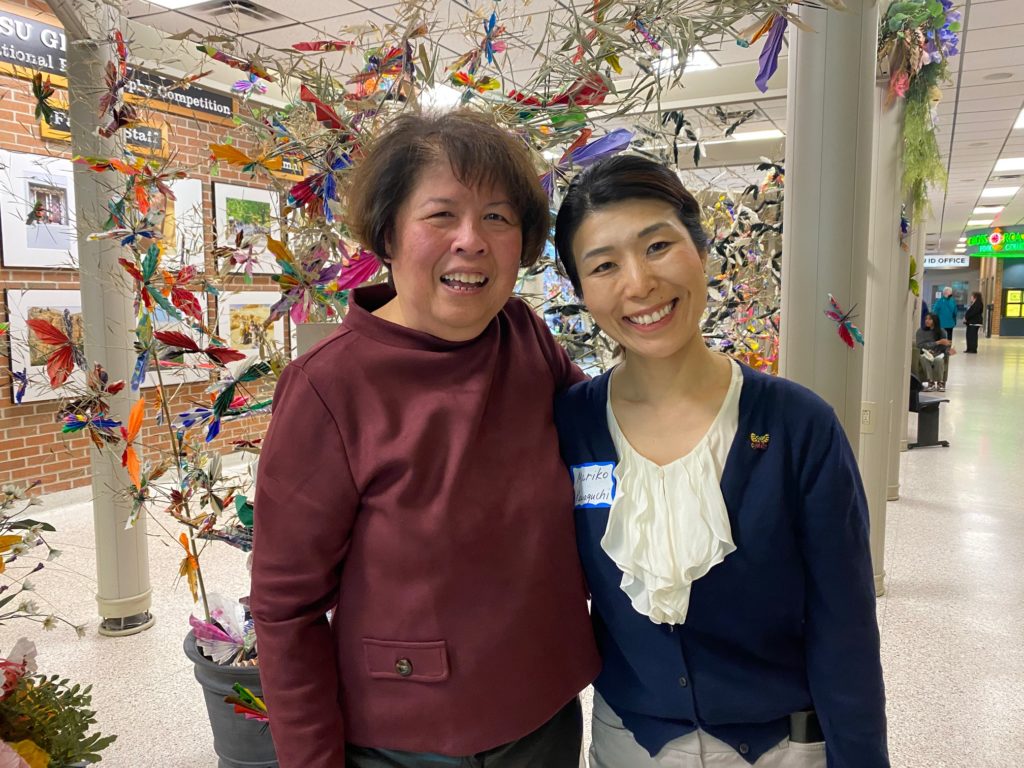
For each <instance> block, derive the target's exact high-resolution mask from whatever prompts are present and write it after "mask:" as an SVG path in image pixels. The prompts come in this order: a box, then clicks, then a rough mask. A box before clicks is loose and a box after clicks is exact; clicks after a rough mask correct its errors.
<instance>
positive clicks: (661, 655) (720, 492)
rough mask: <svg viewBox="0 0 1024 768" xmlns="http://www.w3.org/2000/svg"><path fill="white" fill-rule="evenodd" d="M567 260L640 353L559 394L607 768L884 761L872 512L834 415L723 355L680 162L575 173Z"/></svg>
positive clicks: (564, 227)
mask: <svg viewBox="0 0 1024 768" xmlns="http://www.w3.org/2000/svg"><path fill="white" fill-rule="evenodd" d="M555 244H556V249H557V253H558V258H559V260H560V262H561V264H562V266H563V267H564V269H565V271H566V273H567V274H568V275H569V278H570V279H571V280H572V283H573V285H574V286H575V288H576V291H577V293H578V294H579V296H580V298H581V299H582V301H583V302H584V303H585V304H586V306H587V308H588V309H589V310H590V313H591V314H592V316H593V318H594V320H595V321H596V322H597V323H598V325H599V326H600V327H601V328H602V329H603V330H604V331H605V333H607V334H608V335H609V336H610V337H611V338H612V339H614V340H615V341H617V342H618V343H619V344H620V345H621V347H622V350H623V358H622V362H620V363H619V364H618V365H616V366H615V367H614V368H613V369H612V370H610V371H608V372H607V373H605V374H603V375H601V376H599V377H597V378H595V379H593V380H592V381H587V382H581V383H579V384H576V385H574V386H573V387H571V388H570V389H569V391H568V392H566V393H565V394H563V395H562V396H560V397H559V398H558V400H557V401H556V406H555V419H556V424H557V426H558V431H559V437H560V439H561V445H562V457H563V460H564V461H565V462H566V464H567V465H568V467H569V468H570V472H571V474H572V477H573V483H574V488H575V495H576V537H577V545H578V548H579V551H580V556H581V558H582V560H583V567H584V572H585V573H586V577H587V583H588V585H589V588H590V593H591V598H592V602H591V612H592V615H593V621H594V628H595V632H596V635H597V640H598V647H599V648H600V649H601V655H602V661H603V664H602V669H601V674H600V675H599V676H598V678H597V680H596V681H595V683H594V685H595V688H596V691H597V694H596V697H595V704H594V720H593V744H592V747H591V752H590V766H591V768H657V767H662V766H663V767H665V768H668V766H673V768H681V767H683V766H685V767H686V768H698V767H701V766H714V768H744V767H745V766H750V765H753V766H757V768H825V766H826V765H827V766H828V768H888V766H889V758H888V750H887V746H886V723H885V696H884V691H883V684H882V670H881V663H880V654H879V638H878V627H877V623H876V620H875V585H874V578H873V575H872V568H871V555H870V549H869V543H868V510H867V504H866V501H865V497H864V492H863V488H862V487H861V481H860V474H859V472H858V469H857V465H856V461H855V459H854V456H853V454H852V452H851V450H850V446H849V443H848V442H847V440H846V436H845V435H844V433H843V430H842V427H841V426H840V424H839V422H838V420H837V418H836V416H835V413H834V412H833V411H832V409H831V408H830V407H829V406H828V405H827V404H826V403H825V402H824V401H822V400H821V399H820V398H819V397H818V396H816V395H815V394H814V393H812V392H810V391H809V390H807V389H804V388H803V387H801V386H798V385H797V384H794V383H792V382H789V381H786V380H785V379H782V378H776V377H771V376H768V375H765V374H762V373H759V372H756V371H754V370H751V369H750V368H747V367H746V366H743V365H741V364H740V363H738V362H737V361H735V360H733V359H731V358H729V357H727V356H725V355H723V354H719V353H716V352H713V351H711V350H710V349H708V347H707V345H706V344H705V342H704V338H703V336H702V334H701V326H700V322H701V316H702V315H703V313H704V310H705V308H706V305H707V279H706V276H705V263H706V260H707V251H708V238H707V235H706V234H705V233H704V231H703V229H702V227H701V215H700V205H699V204H698V202H697V201H696V200H695V199H694V197H693V196H692V195H691V194H690V193H689V192H688V191H687V190H686V189H685V188H684V187H683V185H682V183H681V182H680V180H679V178H678V176H677V175H676V174H675V173H674V172H673V171H671V170H670V169H668V168H666V167H664V166H662V165H659V164H658V163H655V162H652V161H650V160H647V159H644V158H641V157H636V156H630V155H619V156H616V157H613V158H610V159H606V160H602V161H600V162H598V163H596V164H595V165H593V166H591V167H590V168H588V169H586V170H584V171H583V172H581V173H580V174H579V176H577V177H576V179H575V180H574V181H573V182H572V184H571V185H570V187H569V189H568V191H567V193H566V196H565V199H564V202H563V203H562V207H561V209H560V210H559V212H558V217H557V220H556V224H555Z"/></svg>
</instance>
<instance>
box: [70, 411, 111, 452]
mask: <svg viewBox="0 0 1024 768" xmlns="http://www.w3.org/2000/svg"><path fill="white" fill-rule="evenodd" d="M120 426H121V422H120V421H117V420H116V419H111V418H110V417H108V416H107V414H106V413H103V412H100V413H97V414H95V415H93V414H92V413H69V414H67V415H66V416H64V419H63V421H62V426H61V430H60V431H61V432H62V433H64V434H74V433H76V432H81V431H82V430H86V433H87V434H88V435H89V439H90V440H92V442H93V443H94V444H95V446H96V447H97V448H98V449H100V450H102V449H103V444H104V443H116V442H117V441H118V440H120V438H119V437H118V436H117V433H116V432H114V430H115V429H117V428H118V427H120Z"/></svg>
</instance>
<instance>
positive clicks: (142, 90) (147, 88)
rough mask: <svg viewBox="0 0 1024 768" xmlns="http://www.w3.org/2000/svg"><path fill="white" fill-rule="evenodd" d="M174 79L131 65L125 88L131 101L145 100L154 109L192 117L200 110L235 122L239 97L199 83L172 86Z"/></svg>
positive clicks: (142, 101) (222, 119)
mask: <svg viewBox="0 0 1024 768" xmlns="http://www.w3.org/2000/svg"><path fill="white" fill-rule="evenodd" d="M173 84H174V81H173V80H171V79H170V78H167V77H164V76H162V75H158V74H156V73H154V72H147V71H146V70H142V69H130V70H129V72H128V84H127V85H125V92H126V93H127V94H128V96H129V98H128V100H129V101H133V102H135V103H144V104H145V105H146V106H148V107H150V108H152V109H160V110H163V111H165V112H173V113H175V114H179V115H185V116H186V117H191V116H192V114H193V113H194V112H200V113H202V114H204V115H208V116H210V117H212V118H217V119H218V120H217V121H218V122H223V123H226V124H228V125H232V124H233V123H232V122H231V117H232V115H233V114H234V105H235V101H234V99H233V98H232V97H231V96H227V95H225V94H222V93H215V92H214V91H208V90H207V89H205V88H200V87H199V86H197V85H191V86H189V87H188V88H172V87H171V86H172V85H173Z"/></svg>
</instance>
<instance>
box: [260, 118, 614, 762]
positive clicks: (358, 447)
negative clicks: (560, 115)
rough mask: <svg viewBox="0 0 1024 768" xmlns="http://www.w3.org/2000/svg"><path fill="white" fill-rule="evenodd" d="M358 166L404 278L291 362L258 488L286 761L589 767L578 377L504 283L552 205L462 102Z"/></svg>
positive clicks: (272, 670)
mask: <svg viewBox="0 0 1024 768" xmlns="http://www.w3.org/2000/svg"><path fill="white" fill-rule="evenodd" d="M354 173H356V174H357V178H356V181H355V183H354V184H353V186H352V188H351V189H350V190H349V201H348V202H349V210H350V214H351V217H350V222H349V224H350V226H351V228H352V230H353V231H354V232H356V233H357V234H358V236H359V237H360V239H361V241H362V243H363V245H364V246H365V247H368V248H372V249H373V250H374V251H375V252H376V253H377V254H378V256H379V257H380V259H381V261H382V262H384V263H385V264H386V265H387V266H388V268H389V270H390V273H391V282H392V284H393V287H392V286H387V285H376V286H371V287H367V288H360V289H356V290H355V291H353V292H352V295H351V298H350V308H349V313H348V315H347V316H346V318H345V322H344V324H343V325H342V326H341V329H340V330H339V331H338V332H337V333H336V334H334V335H333V336H331V337H330V338H328V339H326V340H325V341H323V342H321V343H320V344H319V345H317V346H316V347H314V348H313V349H312V350H311V351H310V352H308V353H307V354H305V355H303V356H302V357H300V358H298V359H297V360H295V361H294V362H293V363H292V364H291V365H289V366H288V367H287V369H286V370H285V372H284V374H283V375H282V377H281V380H280V382H279V384H278V388H277V392H276V393H275V397H274V415H273V419H272V422H271V426H270V431H269V433H268V435H267V439H266V441H265V445H264V449H263V453H262V457H261V461H260V469H259V482H258V489H257V493H256V504H255V509H256V511H255V517H256V519H255V548H254V558H253V579H252V581H253V592H252V612H253V616H254V617H255V619H256V628H257V636H258V638H259V644H260V669H261V678H262V683H263V689H264V692H265V695H266V699H267V704H268V706H269V709H270V712H271V731H272V733H273V736H274V743H275V745H276V747H277V751H278V758H279V760H280V765H281V768H317V767H322V768H328V767H330V768H338V766H349V768H352V766H357V767H359V768H383V767H384V766H408V767H409V768H427V766H432V767H436V766H438V765H450V766H469V765H479V764H481V762H486V765H487V766H489V767H493V768H527V766H529V768H565V767H566V766H576V765H577V764H578V760H579V752H580V740H581V729H582V722H581V715H580V709H579V704H578V701H577V698H576V696H577V694H578V692H579V691H580V690H581V689H582V688H584V687H585V686H586V685H587V684H588V683H589V682H590V681H591V680H592V679H593V678H594V676H595V675H596V673H597V670H598V666H599V660H598V657H597V652H596V648H595V645H594V640H593V634H592V631H591V628H590V621H589V617H588V615H587V606H586V594H585V590H584V586H583V576H582V572H581V570H580V566H579V560H578V557H577V555H576V550H575V539H574V534H573V523H572V486H571V483H570V482H569V478H568V477H567V475H566V473H565V468H564V467H563V466H562V464H561V462H560V460H559V454H558V442H557V436H556V434H555V430H554V425H553V412H552V403H553V399H554V396H555V395H556V394H557V393H558V392H561V391H563V390H565V389H566V388H567V387H568V386H569V385H570V384H572V383H573V382H576V381H580V380H582V379H583V375H582V374H581V373H580V371H579V370H578V369H577V368H576V367H575V366H573V365H572V363H571V362H570V361H569V359H568V357H567V356H566V354H565V352H564V351H563V350H562V349H561V348H559V347H558V346H557V344H556V343H555V341H554V339H553V338H552V337H551V334H550V333H549V332H548V329H547V328H546V327H545V325H544V323H543V321H542V320H541V319H540V318H539V317H538V316H537V315H536V314H535V313H534V312H533V311H532V310H531V309H530V307H529V306H527V305H526V304H525V303H524V302H523V301H521V300H519V299H510V296H511V293H512V290H513V287H514V285H515V282H516V280H517V277H518V271H519V268H520V266H521V265H524V264H532V263H533V262H534V261H535V260H536V259H537V257H538V255H539V253H540V250H541V248H542V247H543V242H544V237H545V235H546V233H547V229H548V224H549V220H548V211H547V200H546V197H545V196H544V193H543V192H542V191H541V189H540V187H539V185H538V182H537V177H536V174H535V172H534V169H533V167H532V164H531V162H530V159H529V154H528V152H527V151H526V149H525V147H524V146H523V145H522V144H521V143H520V142H519V141H518V140H517V139H516V138H514V137H513V136H511V135H509V134H508V133H506V132H505V131H503V130H501V129H500V128H498V127H496V126H494V125H493V124H491V123H489V122H487V121H486V120H484V119H483V118H481V117H478V116H475V115H472V114H470V113H467V112H456V113H450V114H447V115H444V116H442V117H436V118H426V117H402V118H399V119H398V120H397V121H396V123H395V124H394V126H393V127H392V129H391V130H390V131H389V132H388V133H387V134H385V135H384V136H383V137H382V138H380V139H379V140H378V141H377V142H375V143H374V145H373V146H372V147H371V148H370V150H369V153H368V155H367V156H366V157H365V159H363V160H362V162H361V164H360V166H359V167H358V168H357V169H356V170H355V171H354ZM332 610H333V612H334V613H333V618H332V619H331V621H330V622H328V619H327V613H328V611H332Z"/></svg>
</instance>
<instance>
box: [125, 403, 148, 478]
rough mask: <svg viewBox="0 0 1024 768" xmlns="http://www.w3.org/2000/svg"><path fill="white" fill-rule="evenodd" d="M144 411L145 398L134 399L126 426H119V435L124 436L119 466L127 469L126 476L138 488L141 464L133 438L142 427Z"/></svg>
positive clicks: (134, 438) (136, 436)
mask: <svg viewBox="0 0 1024 768" xmlns="http://www.w3.org/2000/svg"><path fill="white" fill-rule="evenodd" d="M145 411H146V398H145V397H140V398H139V399H138V400H136V401H135V405H133V406H132V409H131V411H129V413H128V426H127V427H121V437H122V438H124V442H125V446H124V452H123V453H122V454H121V466H122V467H125V468H126V469H127V470H128V477H130V478H131V480H132V484H133V485H134V486H135V487H136V488H138V489H141V488H142V483H141V481H140V478H139V474H140V471H141V469H142V465H141V462H140V461H139V454H138V453H136V451H135V440H136V438H138V436H139V431H140V430H141V429H142V417H143V416H144V415H145Z"/></svg>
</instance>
